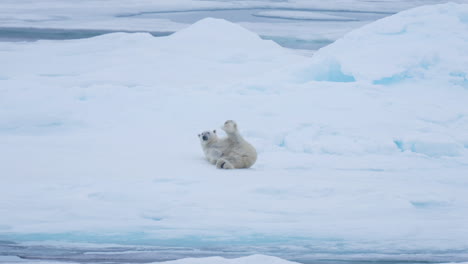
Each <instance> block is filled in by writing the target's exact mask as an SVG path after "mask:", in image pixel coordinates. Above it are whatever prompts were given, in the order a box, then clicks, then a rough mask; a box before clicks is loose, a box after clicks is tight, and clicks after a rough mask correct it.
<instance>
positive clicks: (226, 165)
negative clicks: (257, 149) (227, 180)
mask: <svg viewBox="0 0 468 264" xmlns="http://www.w3.org/2000/svg"><path fill="white" fill-rule="evenodd" d="M216 168H218V169H234V166H233V165H232V164H231V162H229V161H228V160H227V159H224V158H221V159H219V160H218V161H217V162H216Z"/></svg>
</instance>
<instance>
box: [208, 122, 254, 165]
mask: <svg viewBox="0 0 468 264" xmlns="http://www.w3.org/2000/svg"><path fill="white" fill-rule="evenodd" d="M222 129H223V130H224V131H225V132H226V134H227V137H226V138H223V139H222V140H219V141H220V142H221V145H222V147H223V154H222V155H221V157H220V158H219V159H218V160H217V162H216V167H217V168H219V169H241V168H250V167H251V166H252V165H253V164H254V163H255V161H257V151H256V150H255V148H254V147H253V146H252V145H251V144H250V143H249V142H247V141H246V140H245V139H244V138H243V137H242V136H241V134H240V133H239V130H238V129H237V124H236V123H235V122H234V121H232V120H228V121H226V122H225V123H224V126H223V127H222Z"/></svg>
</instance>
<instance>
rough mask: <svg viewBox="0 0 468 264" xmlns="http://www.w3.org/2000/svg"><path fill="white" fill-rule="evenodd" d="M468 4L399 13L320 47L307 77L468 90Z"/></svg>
mask: <svg viewBox="0 0 468 264" xmlns="http://www.w3.org/2000/svg"><path fill="white" fill-rule="evenodd" d="M467 57H468V5H466V4H455V3H447V4H441V5H432V6H423V7H418V8H414V9H410V10H407V11H403V12H400V13H398V14H395V15H393V16H390V17H386V18H383V19H381V20H378V21H375V22H373V23H371V24H368V25H366V26H364V27H362V28H359V29H357V30H354V31H352V32H350V33H348V34H347V35H345V36H344V37H343V38H341V39H339V40H337V41H336V42H335V43H333V44H331V45H329V46H327V47H325V48H322V49H320V50H319V51H318V52H317V53H316V54H315V56H314V57H313V61H312V64H311V65H309V67H308V69H307V70H305V72H304V74H305V76H308V77H309V78H311V79H313V80H317V81H333V82H350V81H351V82H352V81H368V82H372V83H373V84H379V85H391V84H396V83H400V82H403V81H407V80H429V81H434V80H438V79H439V80H440V81H442V82H447V81H448V82H450V83H454V84H457V85H460V86H464V87H468V78H467V76H468V60H467V59H466V58H467Z"/></svg>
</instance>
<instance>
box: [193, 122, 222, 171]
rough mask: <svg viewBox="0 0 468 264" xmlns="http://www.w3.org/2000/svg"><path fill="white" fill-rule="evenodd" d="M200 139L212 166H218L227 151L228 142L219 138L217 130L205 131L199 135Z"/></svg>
mask: <svg viewBox="0 0 468 264" xmlns="http://www.w3.org/2000/svg"><path fill="white" fill-rule="evenodd" d="M198 137H199V138H200V143H201V146H202V149H203V152H204V153H205V157H206V159H207V160H208V161H209V162H210V163H211V164H213V165H214V164H216V162H217V161H218V159H219V158H220V157H221V156H222V155H223V152H224V151H225V150H226V149H227V144H226V143H227V142H226V141H225V140H221V139H220V138H218V135H216V130H213V131H204V132H202V133H201V134H198Z"/></svg>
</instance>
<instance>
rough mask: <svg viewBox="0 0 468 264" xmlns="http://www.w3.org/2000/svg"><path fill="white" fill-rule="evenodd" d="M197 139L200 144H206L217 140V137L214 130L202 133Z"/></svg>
mask: <svg viewBox="0 0 468 264" xmlns="http://www.w3.org/2000/svg"><path fill="white" fill-rule="evenodd" d="M198 137H199V138H200V142H201V143H202V144H207V143H210V142H212V141H214V140H217V139H218V135H216V130H213V131H204V132H202V133H201V134H198Z"/></svg>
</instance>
